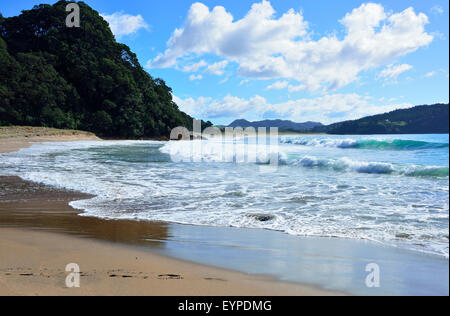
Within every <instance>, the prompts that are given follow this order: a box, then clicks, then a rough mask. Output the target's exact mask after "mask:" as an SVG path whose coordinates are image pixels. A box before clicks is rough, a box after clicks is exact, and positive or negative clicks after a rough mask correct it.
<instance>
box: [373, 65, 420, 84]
mask: <svg viewBox="0 0 450 316" xmlns="http://www.w3.org/2000/svg"><path fill="white" fill-rule="evenodd" d="M412 68H413V67H412V66H411V65H408V64H402V65H389V66H388V67H387V68H386V69H383V70H382V71H381V72H380V74H379V75H378V78H384V79H385V80H391V81H393V82H397V78H398V76H400V75H401V74H402V73H404V72H405V71H408V70H411V69H412Z"/></svg>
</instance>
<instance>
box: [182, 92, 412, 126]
mask: <svg viewBox="0 0 450 316" xmlns="http://www.w3.org/2000/svg"><path fill="white" fill-rule="evenodd" d="M368 100H370V98H369V97H368V96H361V95H358V94H356V93H350V94H330V95H325V96H321V97H317V98H312V99H298V100H290V101H287V102H283V103H276V104H272V103H269V102H267V100H266V99H265V98H263V97H261V96H259V95H255V96H254V97H253V98H250V99H243V98H239V97H235V96H231V95H227V96H226V97H224V98H223V99H220V100H213V99H211V98H198V99H197V100H195V99H192V98H188V99H185V100H183V99H179V98H176V97H174V101H175V102H176V103H177V104H179V105H180V108H182V109H186V108H187V109H189V111H190V112H188V113H189V114H191V115H193V116H195V117H202V118H208V119H214V118H219V117H220V118H230V119H235V118H247V119H248V118H254V119H262V118H266V117H267V115H269V114H270V116H271V117H277V118H283V119H289V120H293V121H297V122H302V121H319V122H322V123H333V122H338V121H343V120H349V119H358V118H361V117H364V116H367V115H374V114H379V113H384V112H389V111H392V110H395V109H398V108H408V107H411V106H412V105H411V104H407V103H403V104H390V105H385V106H379V105H373V104H370V103H369V101H368ZM394 101H395V100H394V99H392V100H390V102H394Z"/></svg>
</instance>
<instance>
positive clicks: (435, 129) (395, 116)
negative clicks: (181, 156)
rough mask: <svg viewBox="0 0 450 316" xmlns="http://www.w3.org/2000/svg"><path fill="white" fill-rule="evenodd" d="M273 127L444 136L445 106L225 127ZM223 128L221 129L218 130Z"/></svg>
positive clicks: (240, 122) (298, 131)
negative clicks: (327, 122)
mask: <svg viewBox="0 0 450 316" xmlns="http://www.w3.org/2000/svg"><path fill="white" fill-rule="evenodd" d="M237 126H239V127H242V128H248V127H253V128H259V127H266V128H269V127H277V128H278V129H279V132H280V133H283V134H286V133H288V134H305V135H307V134H312V135H320V134H330V135H389V134H448V133H449V104H433V105H419V106H415V107H412V108H409V109H401V110H395V111H392V112H389V113H383V114H378V115H373V116H367V117H363V118H361V119H358V120H353V121H344V122H338V123H334V124H330V125H323V124H321V123H318V122H305V123H295V122H292V121H282V120H265V121H255V122H249V121H246V120H242V119H240V120H236V121H234V122H232V123H231V124H230V125H228V127H237ZM222 128H224V127H222Z"/></svg>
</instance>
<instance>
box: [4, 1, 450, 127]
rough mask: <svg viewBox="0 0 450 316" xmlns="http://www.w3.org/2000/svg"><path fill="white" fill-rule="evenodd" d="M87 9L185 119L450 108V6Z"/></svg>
mask: <svg viewBox="0 0 450 316" xmlns="http://www.w3.org/2000/svg"><path fill="white" fill-rule="evenodd" d="M54 2H56V1H33V0H15V1H11V0H6V1H2V4H1V6H0V12H1V13H2V14H3V15H4V16H13V15H17V14H19V13H20V11H21V10H23V9H30V8H32V6H33V5H35V4H39V3H50V4H51V3H54ZM85 2H86V3H88V4H89V5H91V6H92V7H93V8H94V9H95V10H97V11H98V12H100V13H101V14H102V15H103V16H104V18H105V19H106V20H107V21H108V22H110V25H111V28H112V30H113V32H114V33H115V35H116V38H117V40H118V41H120V42H123V43H125V44H127V45H129V46H130V47H131V49H132V50H133V51H134V52H135V53H136V54H137V55H138V58H139V60H140V62H141V64H142V65H144V66H145V67H146V69H147V71H149V72H150V74H151V75H152V76H154V77H161V78H163V79H164V80H165V81H166V82H167V84H168V85H169V86H171V87H172V88H173V93H174V99H175V100H176V102H177V103H178V104H179V106H180V108H181V109H182V110H184V111H186V112H188V113H189V114H191V115H194V116H195V117H199V118H203V119H209V120H211V121H213V122H214V123H216V124H227V123H230V122H231V121H233V120H234V119H237V118H246V119H249V120H258V119H274V118H282V119H291V120H295V121H307V120H315V121H321V122H323V123H331V122H335V121H341V120H345V119H354V118H359V117H362V116H365V115H371V114H377V113H380V112H385V111H389V110H393V109H396V108H405V107H410V106H412V105H420V104H432V103H439V102H445V103H447V102H448V100H449V90H448V89H449V88H448V86H449V82H448V80H449V79H448V74H449V64H448V63H449V13H448V12H449V4H448V1H447V0H431V1H424V0H422V1H403V0H391V1H377V2H374V3H371V2H365V1H352V0H346V1H331V0H330V1H328V0H327V1H325V0H322V1H298V0H297V1H295V0H272V1H266V0H260V1H246V0H227V1H213V0H205V1H200V2H194V1H179V0H166V1H148V0H147V1H145V0H133V1H123V0H92V1H91V0H87V1H85ZM81 23H82V21H81Z"/></svg>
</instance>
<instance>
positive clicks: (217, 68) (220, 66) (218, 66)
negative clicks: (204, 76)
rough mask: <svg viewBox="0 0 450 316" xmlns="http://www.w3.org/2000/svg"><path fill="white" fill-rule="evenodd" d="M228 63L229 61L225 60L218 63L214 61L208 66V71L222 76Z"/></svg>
mask: <svg viewBox="0 0 450 316" xmlns="http://www.w3.org/2000/svg"><path fill="white" fill-rule="evenodd" d="M227 65H228V61H227V60H224V61H221V62H218V63H214V64H212V65H209V66H208V68H206V72H207V73H209V74H213V75H217V76H222V75H223V73H224V72H225V68H226V67H227Z"/></svg>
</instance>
